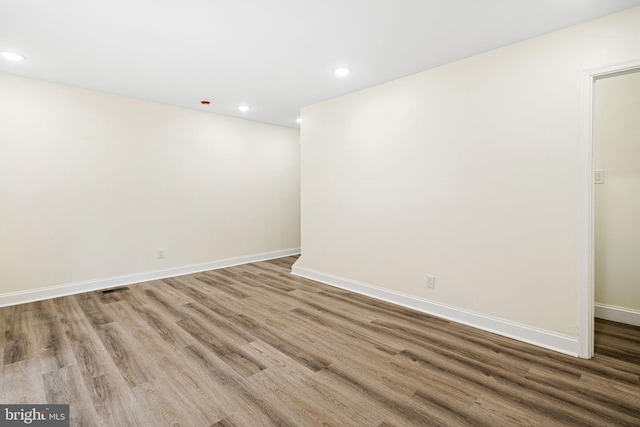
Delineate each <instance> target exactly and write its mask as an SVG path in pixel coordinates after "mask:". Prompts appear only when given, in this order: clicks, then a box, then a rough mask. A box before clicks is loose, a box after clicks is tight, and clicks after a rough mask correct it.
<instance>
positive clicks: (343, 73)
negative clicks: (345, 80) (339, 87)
mask: <svg viewBox="0 0 640 427" xmlns="http://www.w3.org/2000/svg"><path fill="white" fill-rule="evenodd" d="M350 72H351V68H347V67H338V68H334V69H333V74H335V75H336V76H338V77H344V76H346V75H348V74H349V73H350Z"/></svg>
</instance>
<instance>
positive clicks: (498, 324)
mask: <svg viewBox="0 0 640 427" xmlns="http://www.w3.org/2000/svg"><path fill="white" fill-rule="evenodd" d="M291 273H292V274H295V275H297V276H301V277H305V278H307V279H311V280H315V281H317V282H322V283H326V284H327V285H331V286H335V287H337V288H341V289H346V290H348V291H352V292H356V293H359V294H363V295H367V296H370V297H372V298H376V299H379V300H382V301H386V302H390V303H392V304H397V305H401V306H403V307H407V308H411V309H413V310H417V311H421V312H423V313H427V314H431V315H434V316H438V317H442V318H444V319H448V320H452V321H454V322H458V323H462V324H465V325H469V326H473V327H474V328H478V329H482V330H485V331H488V332H493V333H495V334H498V335H503V336H505V337H508V338H513V339H516V340H519V341H524V342H526V343H529V344H533V345H537V346H539V347H544V348H547V349H549V350H554V351H557V352H559V353H564V354H568V355H571V356H578V338H577V337H571V336H568V335H562V334H558V333H556V332H551V331H547V330H544V329H539V328H534V327H531V326H527V325H523V324H520V323H516V322H511V321H509V320H504V319H499V318H496V317H491V316H487V315H484V314H480V313H475V312H473V311H469V310H464V309H461V308H456V307H452V306H448V305H445V304H440V303H437V302H433V301H429V300H426V299H423V298H419V297H416V296H412V295H407V294H403V293H400V292H395V291H391V290H389V289H383V288H379V287H376V286H373V285H370V284H367V283H362V282H356V281H354V280H350V279H345V278H342V277H336V276H332V275H330V274H326V273H322V272H319V271H315V270H311V269H308V268H305V267H298V266H296V265H294V266H293V268H292V271H291Z"/></svg>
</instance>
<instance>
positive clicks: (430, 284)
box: [427, 275, 436, 289]
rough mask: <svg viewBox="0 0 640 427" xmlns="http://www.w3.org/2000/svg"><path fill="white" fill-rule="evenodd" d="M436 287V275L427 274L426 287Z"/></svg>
mask: <svg viewBox="0 0 640 427" xmlns="http://www.w3.org/2000/svg"><path fill="white" fill-rule="evenodd" d="M435 287H436V276H431V275H429V276H427V288H431V289H433V288H435Z"/></svg>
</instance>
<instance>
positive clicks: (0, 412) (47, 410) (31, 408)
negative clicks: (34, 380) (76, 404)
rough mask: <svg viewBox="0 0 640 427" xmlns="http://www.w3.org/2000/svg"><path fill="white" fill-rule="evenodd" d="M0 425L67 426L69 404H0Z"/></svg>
mask: <svg viewBox="0 0 640 427" xmlns="http://www.w3.org/2000/svg"><path fill="white" fill-rule="evenodd" d="M0 425H2V426H7V427H9V426H34V427H69V405H32V404H25V405H0Z"/></svg>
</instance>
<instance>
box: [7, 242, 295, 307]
mask: <svg viewBox="0 0 640 427" xmlns="http://www.w3.org/2000/svg"><path fill="white" fill-rule="evenodd" d="M299 253H300V248H292V249H284V250H279V251H272V252H264V253H260V254H254V255H245V256H240V257H234V258H224V259H220V260H216V261H211V262H207V263H203V264H192V265H186V266H183V267H175V268H169V269H166V270H158V271H149V272H145V273H135V274H127V275H124V276H115V277H108V278H104V279H96V280H87V281H83V282H75V283H68V284H64V285H57V286H49V287H44V288H37V289H29V290H26V291H19V292H9V293H5V294H0V307H6V306H9V305H16V304H24V303H27V302H33V301H41V300H45V299H51V298H58V297H64V296H67V295H74V294H80V293H83V292H90V291H97V290H100V289H107V288H113V287H116V286H124V285H131V284H134V283H140V282H148V281H150V280H158V279H164V278H167V277H175V276H184V275H185V274H193V273H199V272H201V271H207V270H217V269H219V268H226V267H232V266H234V265H240V264H249V263H252V262H258V261H266V260H269V259H274V258H281V257H285V256H290V255H298V254H299Z"/></svg>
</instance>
